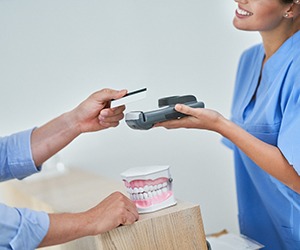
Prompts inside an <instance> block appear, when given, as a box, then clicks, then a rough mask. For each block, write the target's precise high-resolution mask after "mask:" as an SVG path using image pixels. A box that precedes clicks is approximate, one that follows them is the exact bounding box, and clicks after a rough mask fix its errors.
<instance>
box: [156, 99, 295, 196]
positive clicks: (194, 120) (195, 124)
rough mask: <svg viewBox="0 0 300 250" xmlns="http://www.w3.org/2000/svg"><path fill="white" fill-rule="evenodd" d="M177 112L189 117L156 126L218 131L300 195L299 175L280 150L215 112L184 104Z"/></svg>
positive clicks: (178, 107)
mask: <svg viewBox="0 0 300 250" xmlns="http://www.w3.org/2000/svg"><path fill="white" fill-rule="evenodd" d="M175 109H176V110H177V111H179V112H181V113H184V114H187V115H189V116H188V117H185V118H182V119H179V120H172V121H168V122H163V123H160V124H157V125H156V126H163V127H165V128H168V129H171V128H198V129H206V130H210V131H214V132H217V133H219V134H221V135H222V136H224V137H226V138H227V139H229V140H230V141H231V142H232V143H234V144H235V145H236V146H237V147H238V148H240V149H241V150H242V151H243V152H244V153H245V154H246V155H247V156H248V157H249V158H251V159H252V161H254V162H255V163H256V164H257V165H258V166H259V167H260V168H262V169H263V170H264V171H266V172H267V173H269V174H270V175H272V176H273V177H275V178H276V179H278V180H279V181H281V182H282V183H284V184H285V185H287V186H288V187H290V188H291V189H292V190H294V191H295V192H297V193H300V176H299V175H298V173H297V172H296V171H295V169H294V168H293V166H292V165H290V164H289V163H288V161H287V160H286V158H285V157H284V155H283V154H282V153H281V151H280V150H279V148H278V147H276V146H273V145H270V144H268V143H265V142H263V141H261V140H259V139H257V138H256V137H255V136H253V135H251V134H250V133H248V132H247V131H245V130H244V129H242V128H241V127H239V126H238V125H236V124H235V123H233V122H232V121H230V120H228V119H226V118H224V117H223V116H222V115H221V114H219V113H218V112H216V111H213V110H209V109H193V108H190V107H188V106H186V105H181V104H177V105H176V106H175ZM262 152H263V153H262Z"/></svg>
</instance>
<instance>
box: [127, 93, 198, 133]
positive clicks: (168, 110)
mask: <svg viewBox="0 0 300 250" xmlns="http://www.w3.org/2000/svg"><path fill="white" fill-rule="evenodd" d="M178 103H181V104H185V105H188V106H190V107H192V108H204V103H203V102H198V101H197V99H196V97H195V96H193V95H185V96H170V97H164V98H161V99H159V100H158V106H159V108H160V109H157V110H153V111H147V112H143V111H131V112H129V113H127V114H126V115H125V121H126V123H127V125H128V126H129V127H130V128H132V129H139V130H148V129H150V128H152V127H153V126H154V124H156V123H158V122H163V121H167V120H174V119H179V118H181V117H184V116H186V115H185V114H182V113H180V112H177V111H176V110H175V108H174V107H175V105H176V104H178Z"/></svg>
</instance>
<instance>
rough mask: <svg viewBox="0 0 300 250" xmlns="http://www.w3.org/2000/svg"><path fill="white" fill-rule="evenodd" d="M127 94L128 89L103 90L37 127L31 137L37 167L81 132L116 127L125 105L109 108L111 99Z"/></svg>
mask: <svg viewBox="0 0 300 250" xmlns="http://www.w3.org/2000/svg"><path fill="white" fill-rule="evenodd" d="M126 93H127V91H126V90H121V91H116V90H112V89H103V90H100V91H98V92H95V93H93V94H92V95H91V96H89V97H88V98H87V99H86V100H85V101H83V102H82V103H81V104H79V105H78V106H77V107H76V108H75V109H73V110H72V111H70V112H67V113H64V114H62V115H61V116H59V117H57V118H55V119H53V120H52V121H50V122H48V123H46V124H45V125H43V126H41V127H39V128H37V129H35V130H34V131H33V133H32V136H31V149H32V157H33V160H34V162H35V164H36V166H39V165H41V164H42V163H43V162H44V161H46V160H47V159H48V158H50V157H51V156H53V155H54V154H55V153H57V152H58V151H60V150H61V149H62V148H64V147H65V146H66V145H68V144H69V143H70V142H71V141H72V140H74V139H75V138H76V137H77V136H79V135H80V134H81V133H84V132H94V131H99V130H102V129H106V128H109V127H116V126H117V125H118V124H119V121H120V120H121V119H123V117H124V114H123V111H124V109H125V107H124V106H120V107H116V108H108V107H109V105H110V101H111V100H112V99H118V98H121V97H122V96H124V95H125V94H126Z"/></svg>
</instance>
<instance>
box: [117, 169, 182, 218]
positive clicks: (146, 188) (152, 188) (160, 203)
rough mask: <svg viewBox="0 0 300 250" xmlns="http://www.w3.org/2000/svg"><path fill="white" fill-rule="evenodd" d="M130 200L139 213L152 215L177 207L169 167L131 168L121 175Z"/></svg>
mask: <svg viewBox="0 0 300 250" xmlns="http://www.w3.org/2000/svg"><path fill="white" fill-rule="evenodd" d="M121 177H122V179H123V181H124V183H125V186H126V189H127V192H128V194H129V196H130V199H131V200H132V201H133V202H134V203H135V204H136V206H137V209H138V212H139V213H150V212H154V211H157V210H160V209H163V208H166V207H169V206H173V205H175V204H176V203H177V202H176V200H175V197H174V194H173V190H172V182H173V179H172V178H171V174H170V167H169V166H149V167H136V168H130V169H128V170H126V171H125V172H123V173H121Z"/></svg>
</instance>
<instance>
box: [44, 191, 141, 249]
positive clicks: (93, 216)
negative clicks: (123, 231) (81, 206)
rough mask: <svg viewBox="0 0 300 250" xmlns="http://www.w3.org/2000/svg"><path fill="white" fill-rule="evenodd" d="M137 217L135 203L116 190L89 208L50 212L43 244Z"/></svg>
mask: <svg viewBox="0 0 300 250" xmlns="http://www.w3.org/2000/svg"><path fill="white" fill-rule="evenodd" d="M138 217H139V215H138V212H137V209H136V206H135V205H134V203H133V202H132V201H131V200H130V199H129V198H127V197H126V196H124V195H123V194H121V193H119V192H115V193H113V194H111V195H110V196H108V197H107V198H106V199H104V200H103V201H102V202H100V203H99V204H98V205H97V206H95V207H94V208H92V209H89V210H88V211H85V212H82V213H62V214H50V215H49V218H50V226H49V230H48V233H47V235H46V237H45V238H44V239H43V241H42V242H41V244H40V247H44V246H50V245H57V244H62V243H66V242H68V241H71V240H75V239H78V238H81V237H84V236H91V235H97V234H102V233H104V232H106V231H109V230H111V229H113V228H116V227H118V226H119V225H128V224H132V223H134V222H135V221H137V220H138Z"/></svg>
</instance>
